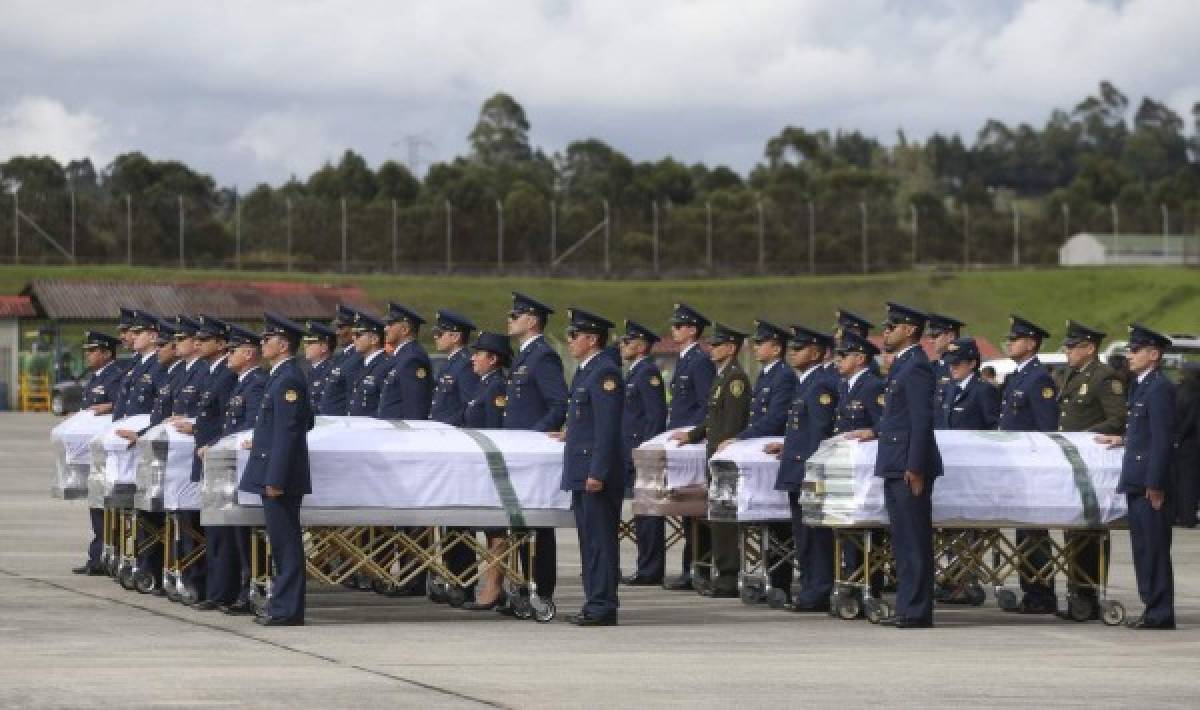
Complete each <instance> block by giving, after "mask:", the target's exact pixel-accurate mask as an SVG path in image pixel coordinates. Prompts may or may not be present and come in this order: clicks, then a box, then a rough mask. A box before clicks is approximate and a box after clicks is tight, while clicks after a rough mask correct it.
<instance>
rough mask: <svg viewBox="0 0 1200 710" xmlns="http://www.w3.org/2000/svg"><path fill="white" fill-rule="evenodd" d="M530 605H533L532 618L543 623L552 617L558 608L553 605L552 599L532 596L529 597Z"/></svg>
mask: <svg viewBox="0 0 1200 710" xmlns="http://www.w3.org/2000/svg"><path fill="white" fill-rule="evenodd" d="M529 602H530V605H531V606H532V607H533V620H534V621H536V622H538V623H539V624H544V623H546V622H548V621H550V620H552V619H553V618H554V615H555V613H557V612H558V608H557V607H555V606H554V600H553V599H542V598H541V597H538V596H534V597H530V599H529Z"/></svg>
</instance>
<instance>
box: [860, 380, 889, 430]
mask: <svg viewBox="0 0 1200 710" xmlns="http://www.w3.org/2000/svg"><path fill="white" fill-rule="evenodd" d="M864 377H865V375H864ZM883 389H884V383H883V380H879V379H875V380H872V381H871V383H870V384H869V385H867V386H866V387H864V388H863V402H864V406H865V407H866V409H867V418H868V419H870V420H871V432H872V433H874V434H875V436H877V437H878V436H879V420H880V419H883Z"/></svg>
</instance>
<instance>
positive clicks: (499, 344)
mask: <svg viewBox="0 0 1200 710" xmlns="http://www.w3.org/2000/svg"><path fill="white" fill-rule="evenodd" d="M471 350H473V351H476V350H483V351H486V352H489V353H493V354H495V355H496V356H497V357H498V358H499V363H498V364H497V366H496V369H494V370H492V371H491V372H489V373H487V374H486V375H484V376H483V377H480V378H479V385H478V386H477V387H476V388H475V394H474V396H472V397H471V399H470V401H468V402H467V408H466V412H465V413H464V414H463V419H464V422H463V426H465V427H468V428H471V429H503V428H504V409H505V407H506V406H507V405H508V400H507V398H506V397H505V390H506V389H507V387H508V377H507V376H506V375H505V374H504V370H505V368H507V367H508V364H509V363H510V362H512V345H511V344H510V343H509V341H508V336H507V335H501V334H499V333H480V334H479V335H478V337H476V338H475V342H474V343H472V344H471Z"/></svg>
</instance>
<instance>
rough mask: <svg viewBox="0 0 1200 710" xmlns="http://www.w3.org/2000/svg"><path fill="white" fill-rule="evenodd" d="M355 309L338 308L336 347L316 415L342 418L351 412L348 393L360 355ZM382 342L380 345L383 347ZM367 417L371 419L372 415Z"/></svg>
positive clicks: (356, 372)
mask: <svg viewBox="0 0 1200 710" xmlns="http://www.w3.org/2000/svg"><path fill="white" fill-rule="evenodd" d="M357 321H358V309H355V308H351V307H350V306H338V307H337V316H336V317H335V318H334V320H333V327H334V329H335V331H336V332H337V338H338V347H337V349H336V350H335V351H334V353H333V366H332V367H331V368H330V369H329V375H328V376H327V377H326V378H325V387H324V391H323V392H322V393H321V406H320V408H319V409H318V413H319V414H323V415H324V416H327V417H344V416H346V414H347V413H348V412H349V411H350V391H351V390H353V389H354V382H355V381H356V380H357V379H358V371H359V369H360V368H361V367H362V364H363V363H362V361H363V355H362V353H361V352H360V351H359V349H358V334H357V331H356V330H355V327H356V326H357V325H358V322H357ZM382 342H383V341H382V340H380V343H381V344H382ZM370 416H374V413H372V414H371V415H370Z"/></svg>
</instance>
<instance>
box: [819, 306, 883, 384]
mask: <svg viewBox="0 0 1200 710" xmlns="http://www.w3.org/2000/svg"><path fill="white" fill-rule="evenodd" d="M834 315H835V316H836V318H837V322H836V324H835V325H834V328H833V341H834V346H835V347H836V346H837V345H839V344H841V342H842V338H843V337H845V336H846V335H847V334H853V335H857V336H858V337H860V338H862V339H863V340H869V339H870V334H871V329H872V328H874V327H875V324H874V323H872V322H871V321H869V320H867V319H866V318H863V317H862V316H860V315H858V314H857V313H852V312H850V311H848V310H846V309H845V308H839V309H837V310H836V311H834ZM867 371H868V372H870V373H871V374H872V375H875V376H876V377H879V372H880V371H879V362H878V361H877V360H874V359H872V360H870V361H869V362H868V363H867ZM825 374H826V375H828V376H829V377H830V378H831V379H832V380H833V383H834V386H836V385H837V383H839V382H841V380H842V377H841V375H839V374H838V371H837V365H835V364H834V363H832V362H830V363H828V364H827V365H826V368H825Z"/></svg>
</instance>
